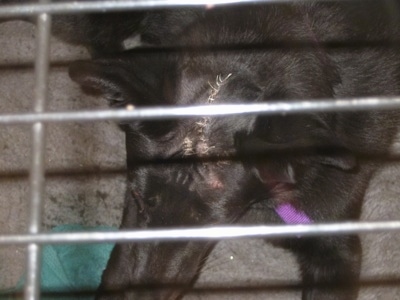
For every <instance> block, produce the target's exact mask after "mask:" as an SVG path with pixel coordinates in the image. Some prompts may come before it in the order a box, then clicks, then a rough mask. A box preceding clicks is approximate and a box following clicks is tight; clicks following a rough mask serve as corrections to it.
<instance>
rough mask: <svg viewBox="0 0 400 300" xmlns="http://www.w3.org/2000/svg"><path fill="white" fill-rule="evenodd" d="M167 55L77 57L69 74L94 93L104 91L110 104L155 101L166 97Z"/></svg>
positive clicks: (147, 103) (104, 95) (143, 103)
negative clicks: (97, 58) (91, 59)
mask: <svg viewBox="0 0 400 300" xmlns="http://www.w3.org/2000/svg"><path fill="white" fill-rule="evenodd" d="M167 71H168V68H167V58H166V56H165V55H162V54H159V55H158V54H153V55H151V54H149V55H143V54H139V55H124V56H121V57H118V58H110V59H99V60H93V61H77V62H74V63H73V64H72V65H71V66H70V68H69V76H70V77H71V79H72V80H73V81H75V82H77V83H78V84H79V85H80V86H81V88H82V89H83V90H84V91H85V92H87V93H90V94H95V95H101V96H103V97H104V98H105V99H106V100H108V101H109V103H110V106H116V107H118V106H124V105H126V104H129V103H131V104H134V105H155V104H157V103H160V102H162V101H163V89H164V88H163V85H164V79H165V78H168V76H167V75H166V72H167Z"/></svg>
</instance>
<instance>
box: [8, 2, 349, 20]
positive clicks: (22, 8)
mask: <svg viewBox="0 0 400 300" xmlns="http://www.w3.org/2000/svg"><path fill="white" fill-rule="evenodd" d="M303 1H304V0H303ZM306 1H309V0H306ZM319 1H328V0H319ZM341 1H345V0H341ZM285 2H287V3H292V2H293V0H190V1H188V0H122V1H121V0H106V1H74V2H61V3H60V2H58V3H50V4H21V5H3V6H1V10H0V17H13V16H26V15H34V14H39V13H50V14H66V13H69V14H73V13H88V12H112V11H125V10H144V9H162V8H174V7H193V6H204V7H206V8H211V7H213V6H216V5H227V4H230V5H232V4H235V5H240V4H257V3H285Z"/></svg>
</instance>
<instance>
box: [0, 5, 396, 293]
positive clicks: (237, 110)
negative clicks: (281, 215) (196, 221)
mask: <svg viewBox="0 0 400 300" xmlns="http://www.w3.org/2000/svg"><path fill="white" fill-rule="evenodd" d="M250 2H289V1H286V0H278V1H274V0H273V1H271V0H265V1H263V0H208V1H204V0H198V1H185V0H181V1H180V0H158V1H148V0H131V1H130V0H126V1H90V2H85V1H83V2H62V3H50V1H48V0H40V1H39V3H38V4H23V5H12V6H11V5H7V6H6V5H4V6H2V7H1V9H0V17H16V16H27V15H37V37H36V58H35V80H36V83H35V95H34V108H33V111H32V112H30V113H24V114H22V113H21V114H2V115H0V124H1V125H2V126H12V125H17V124H29V125H30V126H31V127H32V145H31V149H32V150H31V168H30V207H31V208H30V217H29V231H28V233H27V234H18V235H1V236H0V244H1V245H9V244H23V245H27V249H28V260H27V277H26V285H25V299H29V300H33V299H39V298H40V285H39V277H40V251H41V245H44V244H50V243H71V242H73V243H87V242H94V243H97V242H121V241H122V242H123V241H132V242H135V241H136V242H138V241H146V240H174V241H176V240H192V239H196V240H198V239H199V240H204V239H214V240H222V239H229V238H245V237H294V236H298V235H299V234H301V235H304V236H307V235H325V234H348V233H362V232H382V231H397V230H400V221H387V222H351V223H350V222H349V223H335V224H313V225H285V226H251V227H249V226H227V227H210V228H191V229H189V228H188V229H168V230H141V231H137V230H136V231H129V232H90V233H89V232H87V233H43V232H42V231H41V220H42V215H41V212H42V199H43V194H44V182H45V167H44V148H45V126H46V124H48V123H65V122H73V121H74V122H75V121H79V122H95V121H100V120H121V119H130V120H143V119H146V120H150V119H151V120H154V119H175V118H190V117H198V116H210V115H213V116H227V115H235V114H259V115H261V114H264V115H269V114H271V115H273V114H280V113H286V114H295V113H301V112H320V111H346V110H355V109H358V110H373V109H376V108H379V109H395V108H396V109H397V108H400V97H380V98H356V99H339V100H326V101H322V100H321V101H306V100H299V101H291V102H269V103H265V104H247V105H244V104H240V105H216V106H215V108H214V109H213V111H211V112H210V110H209V107H208V106H193V107H154V108H146V109H141V108H139V109H134V110H101V111H76V112H45V104H46V101H47V98H48V95H47V94H48V92H47V91H48V71H49V44H50V41H49V40H50V29H51V16H52V15H53V14H75V13H87V12H111V11H123V10H128V9H130V10H135V9H155V8H173V7H179V6H188V5H192V6H214V5H227V4H243V3H250Z"/></svg>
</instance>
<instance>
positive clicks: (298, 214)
mask: <svg viewBox="0 0 400 300" xmlns="http://www.w3.org/2000/svg"><path fill="white" fill-rule="evenodd" d="M275 211H276V213H277V214H278V215H279V216H280V217H281V219H282V220H283V221H284V222H285V223H287V224H311V223H312V220H311V219H310V218H309V217H308V216H307V215H306V214H305V212H304V211H301V210H297V209H296V208H295V207H294V206H293V205H292V204H290V203H283V204H280V205H278V206H277V207H276V208H275Z"/></svg>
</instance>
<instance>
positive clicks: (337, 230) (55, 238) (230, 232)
mask: <svg viewBox="0 0 400 300" xmlns="http://www.w3.org/2000/svg"><path fill="white" fill-rule="evenodd" d="M398 230H400V221H385V222H344V223H331V224H312V225H271V226H217V227H207V228H185V229H157V230H132V231H115V232H76V233H46V234H45V233H40V234H21V235H2V236H0V245H4V244H28V243H36V244H61V243H63V244H65V243H105V242H145V241H154V240H158V241H176V240H223V239H232V238H279V237H296V238H297V237H302V236H320V235H327V234H329V235H342V234H355V233H367V232H368V233H372V232H374V233H377V232H383V231H398Z"/></svg>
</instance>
